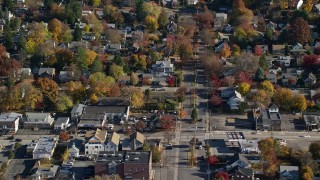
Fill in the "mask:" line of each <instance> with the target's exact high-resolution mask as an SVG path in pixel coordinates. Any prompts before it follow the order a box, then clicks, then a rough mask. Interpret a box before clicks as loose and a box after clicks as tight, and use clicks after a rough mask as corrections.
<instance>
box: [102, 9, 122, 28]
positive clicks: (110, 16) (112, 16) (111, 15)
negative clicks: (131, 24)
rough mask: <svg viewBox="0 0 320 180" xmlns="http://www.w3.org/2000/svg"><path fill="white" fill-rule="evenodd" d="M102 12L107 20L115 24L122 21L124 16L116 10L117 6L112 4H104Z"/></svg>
mask: <svg viewBox="0 0 320 180" xmlns="http://www.w3.org/2000/svg"><path fill="white" fill-rule="evenodd" d="M103 13H104V15H105V18H106V20H107V22H110V23H115V24H117V25H119V24H121V23H123V22H124V17H123V15H122V13H121V12H120V11H119V10H118V8H117V7H115V6H113V5H106V6H105V7H104V8H103Z"/></svg>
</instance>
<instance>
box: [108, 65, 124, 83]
mask: <svg viewBox="0 0 320 180" xmlns="http://www.w3.org/2000/svg"><path fill="white" fill-rule="evenodd" d="M123 74H124V72H123V68H122V67H121V66H118V65H116V64H112V65H111V66H110V68H109V75H110V76H112V77H113V78H114V79H118V77H119V76H121V75H123Z"/></svg>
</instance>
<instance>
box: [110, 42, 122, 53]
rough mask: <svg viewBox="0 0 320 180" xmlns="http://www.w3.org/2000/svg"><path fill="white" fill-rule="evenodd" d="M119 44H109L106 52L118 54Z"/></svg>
mask: <svg viewBox="0 0 320 180" xmlns="http://www.w3.org/2000/svg"><path fill="white" fill-rule="evenodd" d="M121 48H122V47H121V43H111V44H109V46H108V48H107V51H108V52H110V53H112V52H120V50H121Z"/></svg>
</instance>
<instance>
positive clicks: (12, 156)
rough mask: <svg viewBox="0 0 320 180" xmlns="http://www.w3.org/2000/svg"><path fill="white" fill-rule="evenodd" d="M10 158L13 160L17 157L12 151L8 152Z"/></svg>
mask: <svg viewBox="0 0 320 180" xmlns="http://www.w3.org/2000/svg"><path fill="white" fill-rule="evenodd" d="M8 157H9V159H13V158H14V157H15V154H14V152H13V151H12V150H10V151H8Z"/></svg>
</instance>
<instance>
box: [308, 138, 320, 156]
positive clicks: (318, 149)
mask: <svg viewBox="0 0 320 180" xmlns="http://www.w3.org/2000/svg"><path fill="white" fill-rule="evenodd" d="M309 152H310V153H311V154H312V158H313V159H320V143H319V142H313V143H311V144H310V146H309Z"/></svg>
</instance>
